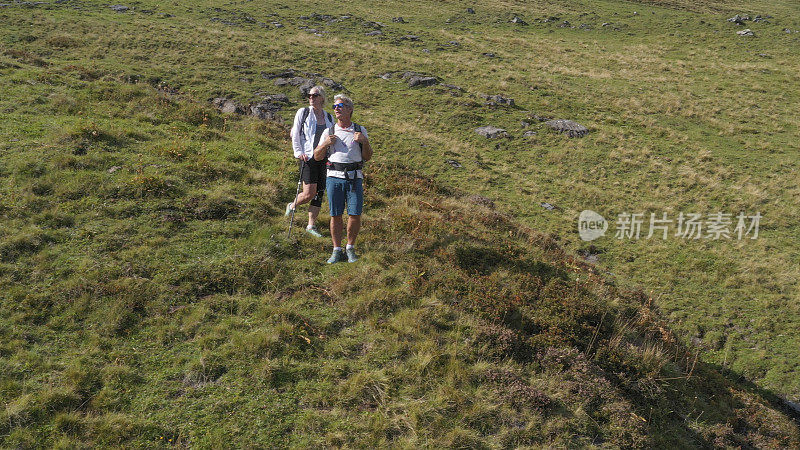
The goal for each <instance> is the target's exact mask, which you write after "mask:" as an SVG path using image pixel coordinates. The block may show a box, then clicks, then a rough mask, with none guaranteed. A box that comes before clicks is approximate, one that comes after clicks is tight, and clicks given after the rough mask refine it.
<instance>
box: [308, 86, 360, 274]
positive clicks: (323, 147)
mask: <svg viewBox="0 0 800 450" xmlns="http://www.w3.org/2000/svg"><path fill="white" fill-rule="evenodd" d="M333 112H334V114H336V124H335V125H333V126H332V127H330V128H329V129H327V130H325V131H324V132H323V133H322V137H321V138H320V140H319V145H318V146H317V148H315V149H314V159H316V160H317V161H323V160H324V159H325V158H326V157H327V159H328V178H327V186H326V189H327V190H328V205H329V206H330V209H331V239H332V240H333V254H331V257H330V259H328V264H333V263H336V262H339V261H345V260H347V262H356V260H357V259H358V258H357V257H356V248H355V247H356V237H357V236H358V231H359V230H360V229H361V210H362V208H363V206H364V186H363V178H364V175H363V174H362V173H361V168H362V166H363V164H364V161H369V160H370V158H372V147H371V146H370V145H369V139H367V130H366V129H364V128H363V127H361V126H359V125H358V124H356V123H353V122H352V120H351V118H352V116H353V100H351V99H350V97H348V96H346V95H342V94H338V95H337V96H336V97H335V98H334V100H333ZM345 203H347V215H348V216H349V217H348V219H347V248H346V249H345V250H344V251H343V250H342V214H343V213H344V206H345ZM345 255H347V256H345Z"/></svg>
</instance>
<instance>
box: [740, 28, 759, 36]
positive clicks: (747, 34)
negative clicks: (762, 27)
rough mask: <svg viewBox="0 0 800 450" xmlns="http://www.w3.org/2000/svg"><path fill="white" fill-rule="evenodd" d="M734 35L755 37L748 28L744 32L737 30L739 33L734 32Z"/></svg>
mask: <svg viewBox="0 0 800 450" xmlns="http://www.w3.org/2000/svg"><path fill="white" fill-rule="evenodd" d="M736 34H738V35H739V36H755V35H756V34H755V33H753V31H752V30H750V28H746V29H744V30H739V31H737V32H736Z"/></svg>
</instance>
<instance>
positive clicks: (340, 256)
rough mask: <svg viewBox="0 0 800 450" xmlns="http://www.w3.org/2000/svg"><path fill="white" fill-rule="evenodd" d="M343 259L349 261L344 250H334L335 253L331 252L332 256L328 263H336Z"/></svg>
mask: <svg viewBox="0 0 800 450" xmlns="http://www.w3.org/2000/svg"><path fill="white" fill-rule="evenodd" d="M342 261H347V257H346V256H344V251H342V250H334V251H333V253H331V257H330V258H328V264H334V263H337V262H342Z"/></svg>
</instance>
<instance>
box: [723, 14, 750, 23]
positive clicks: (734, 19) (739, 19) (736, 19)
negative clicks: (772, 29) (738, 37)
mask: <svg viewBox="0 0 800 450" xmlns="http://www.w3.org/2000/svg"><path fill="white" fill-rule="evenodd" d="M745 17H747V16H745ZM747 19H749V17H747ZM747 19H745V18H744V17H742V16H740V15H738V14H737V15H735V16H733V17H731V18H730V19H728V22H731V23H735V24H739V25H744V21H745V20H747Z"/></svg>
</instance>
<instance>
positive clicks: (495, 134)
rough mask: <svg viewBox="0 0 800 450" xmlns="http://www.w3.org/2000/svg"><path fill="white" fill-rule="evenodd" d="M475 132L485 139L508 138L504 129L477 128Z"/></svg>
mask: <svg viewBox="0 0 800 450" xmlns="http://www.w3.org/2000/svg"><path fill="white" fill-rule="evenodd" d="M475 132H476V133H478V134H480V135H481V136H483V137H485V138H486V139H497V138H501V137H508V133H507V132H506V130H504V129H502V128H497V127H493V126H490V125H487V126H485V127H480V128H476V129H475Z"/></svg>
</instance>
